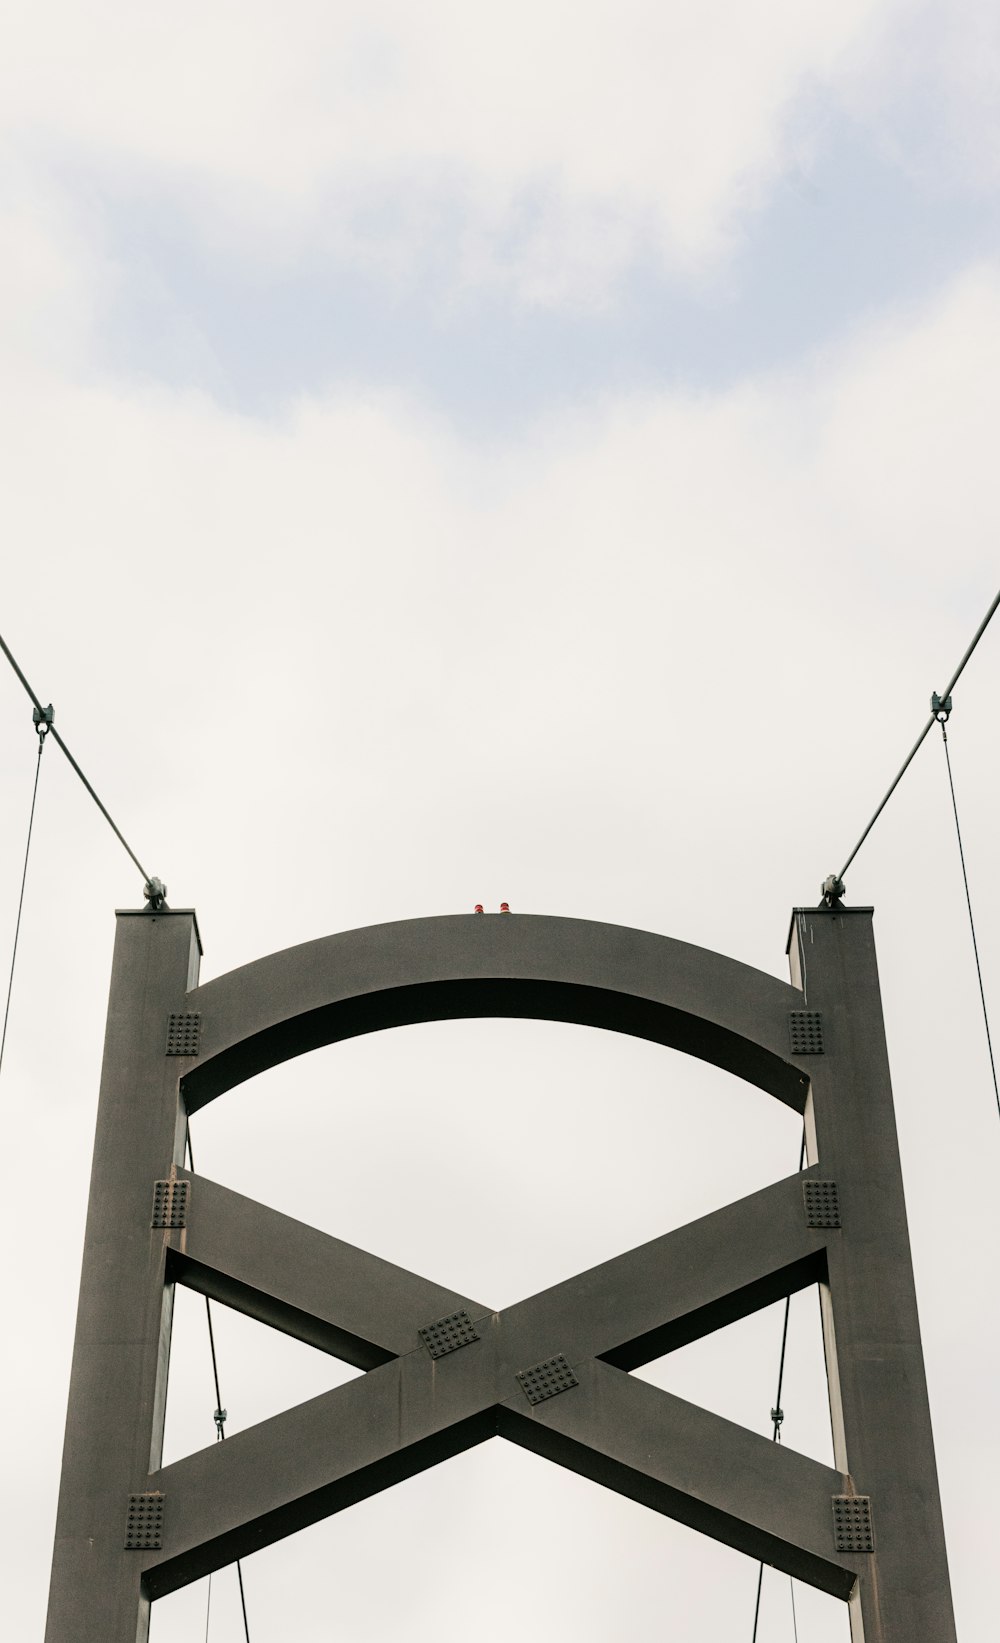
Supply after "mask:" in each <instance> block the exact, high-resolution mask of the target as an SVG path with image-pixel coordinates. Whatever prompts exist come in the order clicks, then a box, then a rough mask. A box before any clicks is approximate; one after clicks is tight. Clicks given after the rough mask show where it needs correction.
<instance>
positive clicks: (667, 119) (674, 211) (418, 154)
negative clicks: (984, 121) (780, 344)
mask: <svg viewBox="0 0 1000 1643" xmlns="http://www.w3.org/2000/svg"><path fill="white" fill-rule="evenodd" d="M902 9H903V12H904V13H905V12H906V10H907V8H906V7H905V6H903V8H902ZM899 10H900V0H844V3H843V4H841V5H839V6H837V7H833V8H831V7H830V6H828V5H823V4H821V3H820V0H742V3H735V0H701V3H699V4H696V5H695V4H683V5H680V4H675V5H672V6H669V7H664V6H662V5H656V4H651V3H649V0H615V3H612V0H592V3H590V4H588V5H587V6H586V7H583V8H581V7H579V6H573V5H570V4H568V3H566V0H547V3H544V4H539V3H538V0H533V3H529V0H511V4H509V5H507V6H505V7H504V8H502V10H499V11H498V10H497V8H496V7H494V6H489V5H486V4H484V3H482V0H463V3H461V4H455V3H454V0H428V3H426V4H424V5H421V6H419V7H418V6H414V5H412V4H404V3H402V0H366V3H364V4H361V3H356V0H342V3H341V4H339V5H337V6H336V7H330V6H328V5H325V4H320V3H308V0H300V3H297V4H295V3H293V4H290V5H287V6H283V7H281V8H280V10H279V9H278V8H275V7H274V6H273V5H271V4H268V3H266V0H251V3H243V4H239V5H234V4H228V3H216V4H212V5H208V6H205V5H195V4H193V3H191V0H182V3H180V4H178V5H175V6H173V7H171V8H170V9H169V11H164V10H163V8H162V7H155V6H153V5H150V4H139V5H135V6H129V7H126V6H123V5H121V4H120V3H119V0H103V3H99V0H98V3H96V4H95V5H93V6H88V7H87V8H86V9H85V10H82V9H81V8H79V7H77V6H72V5H68V4H65V3H60V0H49V3H42V4H40V5H38V6H37V7H34V8H32V9H31V10H30V11H27V10H25V11H22V13H21V15H20V16H19V18H18V25H17V30H16V35H15V37H14V38H12V39H11V40H10V41H9V42H8V45H7V49H6V50H5V52H4V53H3V55H2V57H0V64H2V66H0V106H2V107H3V109H4V111H5V112H4V116H3V119H4V123H5V125H6V129H7V133H8V136H9V137H10V138H11V139H12V140H13V142H14V143H15V144H16V145H17V146H18V147H19V148H20V149H21V151H22V152H23V153H25V154H27V155H30V156H31V158H32V161H33V162H35V163H38V164H45V165H51V166H52V167H54V168H55V169H56V170H59V169H62V170H63V171H65V170H66V169H67V168H71V169H72V172H73V174H74V175H79V174H80V173H84V174H85V173H87V172H88V171H91V170H96V172H97V174H98V175H99V176H100V177H101V179H102V186H104V187H106V188H109V189H111V190H112V191H114V190H126V191H135V192H137V193H145V192H147V191H149V190H154V191H160V192H164V191H165V192H166V193H168V194H169V195H170V196H172V197H173V199H174V201H175V203H176V205H177V206H178V207H179V208H181V209H183V210H187V211H190V212H192V213H194V214H195V215H196V216H197V217H198V218H199V220H200V225H201V231H202V232H203V233H204V234H205V235H206V236H207V237H208V238H209V239H210V240H215V241H216V242H218V241H220V240H221V241H222V242H224V243H227V244H230V245H232V244H234V243H235V244H238V245H239V246H240V247H241V248H242V249H243V251H244V252H245V253H247V254H250V255H252V256H253V257H254V258H255V259H257V260H259V261H261V262H263V263H265V264H267V263H271V262H273V261H275V260H278V261H280V260H282V259H283V258H287V257H291V258H294V257H296V256H298V255H300V254H301V253H302V251H303V248H304V246H306V245H307V244H308V245H310V246H312V247H313V248H315V247H316V245H317V244H319V246H320V247H325V249H326V251H327V252H335V253H336V254H338V255H341V256H344V255H346V256H354V257H359V256H360V257H363V258H368V259H371V258H377V259H380V260H383V261H385V260H388V261H389V262H390V263H396V264H398V263H399V260H400V259H401V258H402V259H403V261H404V265H405V262H406V259H408V258H411V257H412V256H413V255H414V254H420V255H428V254H430V250H431V247H432V245H433V242H434V240H435V238H436V237H438V236H439V235H440V234H441V231H442V220H443V218H444V219H447V220H448V222H449V223H450V222H451V221H452V219H455V220H457V221H458V223H459V224H460V233H459V249H458V251H457V252H456V253H455V254H454V257H455V260H456V261H457V267H456V268H455V269H453V270H450V271H449V274H448V278H449V279H451V280H454V281H455V282H456V283H458V284H459V285H460V284H461V283H462V282H463V281H473V282H477V283H478V282H479V281H482V280H486V281H488V282H490V283H497V282H499V283H501V284H504V285H508V286H510V287H511V288H512V289H513V290H514V291H515V292H517V293H518V294H519V295H520V297H521V298H522V299H523V300H525V301H527V302H530V303H541V304H547V303H565V302H566V301H569V300H572V301H575V302H584V303H587V302H595V301H600V300H601V299H602V298H603V297H604V296H606V294H607V292H608V289H609V287H610V286H611V285H612V284H613V281H614V278H615V276H616V275H617V274H619V273H620V272H621V271H622V269H623V268H625V267H626V266H627V265H628V263H629V262H630V261H631V260H632V259H633V258H634V257H635V256H636V255H638V254H639V253H640V252H644V251H649V250H651V249H652V250H653V251H654V252H655V253H656V254H657V255H658V256H659V257H661V258H662V259H663V261H664V262H665V264H666V265H668V266H670V267H673V268H675V269H682V270H683V269H686V270H691V269H692V268H700V267H702V266H703V265H704V264H705V262H706V259H708V260H709V261H710V260H711V259H713V258H714V257H717V256H718V255H719V254H720V252H721V251H722V250H723V249H724V248H725V246H726V245H727V243H728V242H729V240H730V238H731V236H732V234H733V232H734V229H735V228H736V227H737V225H738V224H739V222H740V221H741V219H742V218H743V217H744V216H745V215H746V213H747V212H748V211H750V210H752V209H753V208H754V207H756V206H757V205H759V204H760V202H761V201H762V200H763V199H766V197H767V194H768V190H769V188H770V186H771V185H772V184H773V182H774V181H775V179H776V178H777V177H778V176H779V175H780V174H781V172H782V170H783V169H784V167H785V166H786V165H787V163H788V138H789V131H790V129H791V128H792V126H793V125H794V123H795V112H796V109H797V107H798V105H799V103H800V101H801V100H802V99H803V97H804V96H805V94H806V93H807V92H815V91H816V90H817V88H820V89H822V88H826V90H827V92H830V91H831V88H832V90H833V91H834V92H835V91H836V88H837V87H838V85H839V84H840V81H841V80H842V79H843V78H844V77H845V76H846V77H847V82H846V83H850V84H854V82H855V81H857V79H858V76H859V74H860V75H861V76H862V78H863V77H864V72H865V69H864V65H866V64H868V65H870V64H871V63H873V62H874V63H875V64H876V70H877V72H878V73H881V72H882V71H883V70H884V69H885V67H886V65H885V62H884V60H883V59H882V58H881V57H879V52H878V48H879V45H880V43H882V42H884V38H885V33H886V30H887V29H888V28H889V26H890V25H891V24H892V22H893V20H894V19H895V18H896V16H897V14H898V12H899ZM891 79H892V75H891V72H890V74H889V80H890V83H891Z"/></svg>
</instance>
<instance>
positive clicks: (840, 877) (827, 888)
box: [823, 593, 1000, 900]
mask: <svg viewBox="0 0 1000 1643" xmlns="http://www.w3.org/2000/svg"><path fill="white" fill-rule="evenodd" d="M998 605H1000V593H997V596H996V598H995V599H994V601H993V603H992V604H991V606H990V608H989V610H988V611H987V612H986V615H985V616H984V617H983V619H982V621H981V622H980V624H979V626H978V628H977V629H976V631H975V633H974V634H973V637H972V641H971V643H970V644H969V646H968V649H967V650H966V652H965V655H964V656H963V657H962V660H961V661H960V662H959V664H958V666H957V668H956V669H955V671H954V673H953V674H952V676H951V678H950V679H949V680H948V683H947V685H946V686H945V688H944V690H943V691H942V692H941V695H940V697H939V698H938V699H939V700H940V701H941V702H946V701H947V700H948V698H949V697H950V696H951V693H952V691H953V690H954V688H955V686H956V685H957V684H958V681H959V679H960V678H961V677H962V674H963V672H964V671H965V665H966V663H967V662H968V660H969V658H970V657H971V655H972V653H973V651H974V650H975V648H976V646H977V645H978V643H979V641H980V639H981V638H982V636H983V634H984V633H985V632H986V629H987V627H988V626H989V624H990V621H991V619H992V617H993V615H994V613H995V611H996V609H997V606H998ZM935 720H936V713H935V712H934V711H933V710H932V712H931V716H930V718H929V719H928V721H927V723H926V724H925V725H924V728H923V730H922V731H921V732H920V735H919V736H918V737H917V739H916V741H915V742H914V744H913V746H912V747H911V748H910V751H909V753H908V754H907V755H906V758H905V760H904V761H903V764H902V766H901V768H900V769H899V771H898V772H897V773H896V775H895V777H894V778H893V781H892V783H891V785H890V787H889V790H888V792H887V793H886V795H885V798H884V799H883V800H882V803H881V804H880V805H879V807H878V809H877V810H876V812H875V814H874V816H873V817H872V819H871V821H870V822H869V823H868V826H867V827H866V828H865V830H864V832H863V833H862V835H861V837H860V839H859V840H858V842H857V844H856V845H855V846H854V849H853V850H852V851H851V853H850V855H849V856H848V858H847V860H846V861H845V863H844V865H843V867H842V868H841V869H840V872H839V873H831V875H830V877H829V878H828V879H827V880H826V881H825V883H824V885H823V894H824V896H826V897H827V899H828V900H833V899H835V898H839V897H841V896H842V895H843V894H844V875H845V873H846V872H847V869H848V868H849V867H850V865H851V863H852V861H853V860H854V858H855V856H856V855H857V853H858V851H859V850H860V849H861V846H862V845H863V844H864V842H865V840H866V838H867V837H868V835H869V833H870V832H871V830H872V828H873V827H874V826H875V823H876V822H877V821H878V819H879V817H880V816H881V814H882V812H883V810H884V809H885V807H886V805H887V804H888V803H889V800H890V799H891V798H892V795H893V794H894V793H895V791H896V789H897V787H898V786H899V784H900V782H901V781H902V779H903V777H904V776H905V775H906V772H907V771H908V770H909V768H910V765H911V764H912V763H913V760H914V759H915V758H916V755H917V753H918V752H919V750H920V747H921V746H922V744H923V742H924V739H925V737H926V735H927V732H928V731H929V730H930V729H931V726H932V725H933V724H934V723H935Z"/></svg>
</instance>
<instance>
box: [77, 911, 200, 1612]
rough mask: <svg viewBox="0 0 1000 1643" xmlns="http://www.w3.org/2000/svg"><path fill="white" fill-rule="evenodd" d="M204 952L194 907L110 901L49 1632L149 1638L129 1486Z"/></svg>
mask: <svg viewBox="0 0 1000 1643" xmlns="http://www.w3.org/2000/svg"><path fill="white" fill-rule="evenodd" d="M199 956H200V948H199V942H198V932H197V925H196V922H195V917H194V914H193V913H191V912H176V913H175V912H170V911H168V910H162V911H160V912H158V913H151V912H141V913H120V914H119V915H118V926H117V935H116V940H115V954H114V966H113V970H112V977H111V995H110V1002H109V1008H108V1025H107V1036H106V1039H105V1049H104V1069H103V1073H102V1078H101V1094H100V1105H99V1109H98V1117H97V1135H96V1140H95V1145H94V1163H93V1173H92V1176H91V1188H90V1205H89V1211H88V1217H87V1231H86V1240H85V1244H84V1256H83V1275H82V1279H81V1284H80V1303H79V1312H78V1315H77V1334H76V1344H75V1348H74V1353H73V1369H72V1376H71V1381H70V1393H69V1408H68V1413H67V1419H66V1439H65V1446H64V1450H63V1470H62V1484H61V1488H60V1493H59V1507H58V1514H57V1519H56V1540H55V1551H54V1555H53V1564H52V1583H51V1588H50V1594H49V1612H48V1623H47V1626H46V1631H45V1639H46V1643H98V1640H99V1643H144V1639H145V1638H146V1636H147V1632H148V1626H149V1604H148V1602H147V1601H146V1598H145V1595H144V1593H143V1591H142V1571H143V1565H144V1562H145V1558H144V1555H143V1550H142V1549H141V1548H140V1549H138V1550H126V1524H127V1518H128V1509H129V1496H130V1494H142V1493H143V1492H144V1491H146V1489H147V1482H146V1480H147V1478H148V1475H149V1473H150V1471H151V1470H153V1469H154V1468H156V1467H157V1466H158V1465H159V1463H160V1446H161V1443H162V1437H163V1417H164V1407H165V1401H166V1381H167V1361H168V1357H169V1351H170V1325H171V1313H172V1301H173V1288H172V1286H171V1285H169V1284H165V1282H164V1262H165V1246H166V1242H167V1238H168V1236H169V1235H168V1233H167V1232H165V1231H163V1230H158V1229H154V1228H153V1227H152V1226H151V1221H152V1219H153V1216H152V1205H153V1189H154V1182H155V1181H157V1180H158V1179H169V1177H170V1173H171V1167H172V1166H176V1165H178V1164H182V1163H183V1161H184V1160H183V1152H184V1143H185V1138H186V1134H187V1119H186V1116H185V1113H184V1110H183V1104H182V1102H181V1101H180V1100H179V1097H178V1071H179V1069H180V1067H181V1066H182V1065H183V1063H182V1062H179V1061H178V1059H177V1058H176V1056H174V1055H170V1056H168V1055H167V1053H166V1051H167V1033H168V1024H169V1018H170V1015H171V1012H177V1013H182V1012H184V1009H185V1003H184V998H185V993H186V992H187V991H188V989H189V988H191V987H193V986H195V985H196V983H197V980H198V962H199ZM150 1519H155V1502H153V1501H151V1502H150V1503H149V1504H148V1505H147V1506H146V1508H145V1509H144V1510H140V1512H139V1514H138V1516H137V1517H136V1518H135V1519H134V1522H135V1526H136V1532H135V1533H134V1534H133V1536H132V1538H133V1539H138V1540H141V1539H143V1538H154V1539H155V1535H153V1536H148V1535H146V1534H145V1532H144V1527H145V1525H146V1524H147V1523H148V1522H149V1520H150ZM140 1525H142V1526H143V1532H140ZM137 1617H138V1619H137Z"/></svg>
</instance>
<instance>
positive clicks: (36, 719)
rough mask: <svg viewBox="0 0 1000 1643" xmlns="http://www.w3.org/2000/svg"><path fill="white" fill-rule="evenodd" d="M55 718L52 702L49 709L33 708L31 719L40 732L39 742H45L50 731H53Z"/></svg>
mask: <svg viewBox="0 0 1000 1643" xmlns="http://www.w3.org/2000/svg"><path fill="white" fill-rule="evenodd" d="M55 716H56V712H55V708H54V707H53V706H52V703H51V702H50V703H49V705H48V707H33V708H32V710H31V718H32V721H33V723H34V726H35V729H36V730H37V731H38V740H39V741H40V742H44V740H45V738H46V736H47V735H48V733H49V731H50V730H51V729H52V725H53V723H54V721H55Z"/></svg>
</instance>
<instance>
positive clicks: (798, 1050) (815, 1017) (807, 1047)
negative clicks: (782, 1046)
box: [788, 1010, 823, 1055]
mask: <svg viewBox="0 0 1000 1643" xmlns="http://www.w3.org/2000/svg"><path fill="white" fill-rule="evenodd" d="M788 1039H789V1043H790V1045H791V1050H792V1054H793V1055H822V1054H823V1017H822V1015H821V1014H820V1012H819V1010H790V1011H789V1014H788Z"/></svg>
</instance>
